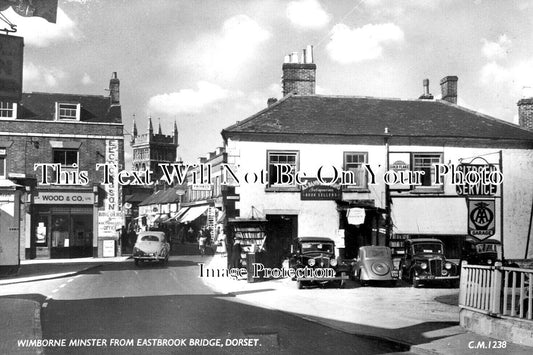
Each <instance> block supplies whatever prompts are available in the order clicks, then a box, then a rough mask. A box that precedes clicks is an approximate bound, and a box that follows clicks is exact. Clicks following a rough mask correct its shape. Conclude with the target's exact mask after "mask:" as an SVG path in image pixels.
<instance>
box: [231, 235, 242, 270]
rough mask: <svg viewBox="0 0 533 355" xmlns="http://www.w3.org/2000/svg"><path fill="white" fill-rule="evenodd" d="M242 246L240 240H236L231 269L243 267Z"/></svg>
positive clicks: (232, 250) (233, 247) (232, 251)
mask: <svg viewBox="0 0 533 355" xmlns="http://www.w3.org/2000/svg"><path fill="white" fill-rule="evenodd" d="M241 253H242V246H241V241H240V239H235V241H234V242H233V246H232V247H231V259H230V268H234V269H239V268H240V267H241Z"/></svg>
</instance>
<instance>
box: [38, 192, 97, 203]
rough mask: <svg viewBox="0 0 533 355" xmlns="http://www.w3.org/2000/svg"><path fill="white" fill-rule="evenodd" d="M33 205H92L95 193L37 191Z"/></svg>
mask: <svg viewBox="0 0 533 355" xmlns="http://www.w3.org/2000/svg"><path fill="white" fill-rule="evenodd" d="M33 203H35V204H41V205H52V204H61V205H92V204H94V193H93V192H63V191H37V193H36V194H35V195H34V197H33Z"/></svg>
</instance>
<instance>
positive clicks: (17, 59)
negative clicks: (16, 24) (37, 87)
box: [0, 35, 24, 101]
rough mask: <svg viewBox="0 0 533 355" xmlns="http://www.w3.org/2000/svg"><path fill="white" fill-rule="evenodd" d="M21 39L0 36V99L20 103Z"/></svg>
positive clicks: (22, 46)
mask: <svg viewBox="0 0 533 355" xmlns="http://www.w3.org/2000/svg"><path fill="white" fill-rule="evenodd" d="M23 50H24V40H23V38H22V37H16V36H7V35H0V99H1V100H12V101H20V98H21V96H22V55H23Z"/></svg>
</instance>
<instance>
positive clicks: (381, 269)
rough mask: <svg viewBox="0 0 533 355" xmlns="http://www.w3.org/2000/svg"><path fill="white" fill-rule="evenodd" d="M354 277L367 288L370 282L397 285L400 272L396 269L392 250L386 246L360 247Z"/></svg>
mask: <svg viewBox="0 0 533 355" xmlns="http://www.w3.org/2000/svg"><path fill="white" fill-rule="evenodd" d="M353 275H354V276H355V278H356V279H357V280H359V282H360V283H361V286H366V285H367V284H368V282H369V281H385V282H388V283H389V284H390V285H395V284H396V280H397V279H398V270H396V269H395V268H394V264H393V262H392V254H391V250H390V248H388V247H385V246H364V247H360V248H359V253H358V256H357V259H356V260H355V264H354V268H353Z"/></svg>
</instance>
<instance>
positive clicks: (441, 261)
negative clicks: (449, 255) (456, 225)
mask: <svg viewBox="0 0 533 355" xmlns="http://www.w3.org/2000/svg"><path fill="white" fill-rule="evenodd" d="M404 246H405V253H404V255H403V257H402V259H401V261H400V273H401V278H403V279H404V280H407V281H410V282H411V283H412V285H413V286H414V287H418V286H419V285H420V284H421V283H424V284H426V283H448V284H449V285H450V286H452V287H458V285H459V271H460V268H459V266H458V265H456V264H454V263H452V262H450V261H448V260H446V257H445V256H444V244H443V243H442V242H441V241H440V240H438V239H431V238H420V239H407V240H405V243H404Z"/></svg>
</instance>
